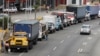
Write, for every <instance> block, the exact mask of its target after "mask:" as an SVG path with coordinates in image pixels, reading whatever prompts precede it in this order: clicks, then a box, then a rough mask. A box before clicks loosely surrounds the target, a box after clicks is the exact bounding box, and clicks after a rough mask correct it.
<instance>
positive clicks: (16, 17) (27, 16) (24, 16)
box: [11, 9, 65, 22]
mask: <svg viewBox="0 0 100 56" xmlns="http://www.w3.org/2000/svg"><path fill="white" fill-rule="evenodd" d="M52 11H65V9H59V10H52ZM52 11H49V12H48V13H47V12H46V11H41V12H40V11H38V12H37V13H36V15H37V17H39V16H44V15H48V14H51V12H52ZM11 17H12V22H14V21H16V20H25V19H34V17H35V13H34V12H32V13H31V14H29V13H27V14H25V13H22V14H15V15H11Z"/></svg>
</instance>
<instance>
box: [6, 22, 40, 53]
mask: <svg viewBox="0 0 100 56" xmlns="http://www.w3.org/2000/svg"><path fill="white" fill-rule="evenodd" d="M38 35H39V22H38V21H37V20H21V21H18V22H15V23H14V24H13V34H12V36H10V38H9V40H7V41H6V44H8V45H9V48H10V49H11V51H13V50H15V49H23V50H25V51H26V52H28V49H32V47H33V44H34V45H35V44H37V39H38ZM5 49H6V50H8V46H5Z"/></svg>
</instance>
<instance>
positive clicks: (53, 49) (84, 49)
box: [0, 19, 100, 56]
mask: <svg viewBox="0 0 100 56" xmlns="http://www.w3.org/2000/svg"><path fill="white" fill-rule="evenodd" d="M99 22H100V19H96V20H91V21H87V22H84V23H79V24H76V25H72V26H69V27H66V28H65V29H64V30H61V31H58V32H56V33H54V34H50V35H49V39H48V40H47V41H46V40H43V41H39V42H38V44H37V45H35V46H34V48H33V49H32V50H29V52H28V53H24V52H13V53H2V54H0V56H100V53H99V52H100V44H99V43H100V37H99V36H100V25H99ZM82 24H90V25H91V28H92V33H91V35H80V34H79V32H80V28H81V26H82Z"/></svg>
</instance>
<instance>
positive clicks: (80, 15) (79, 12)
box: [66, 5, 86, 22]
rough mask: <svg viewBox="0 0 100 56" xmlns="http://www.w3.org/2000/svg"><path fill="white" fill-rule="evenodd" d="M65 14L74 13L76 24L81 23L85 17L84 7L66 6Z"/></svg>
mask: <svg viewBox="0 0 100 56" xmlns="http://www.w3.org/2000/svg"><path fill="white" fill-rule="evenodd" d="M66 11H67V12H74V14H75V19H76V22H83V21H84V18H85V15H86V6H80V5H68V6H66Z"/></svg>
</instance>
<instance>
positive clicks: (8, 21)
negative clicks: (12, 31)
mask: <svg viewBox="0 0 100 56" xmlns="http://www.w3.org/2000/svg"><path fill="white" fill-rule="evenodd" d="M8 9H9V0H8ZM8 15H9V16H10V13H9V10H8ZM9 19H10V18H9V17H8V20H7V29H9Z"/></svg>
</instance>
